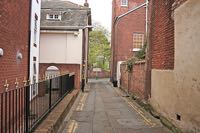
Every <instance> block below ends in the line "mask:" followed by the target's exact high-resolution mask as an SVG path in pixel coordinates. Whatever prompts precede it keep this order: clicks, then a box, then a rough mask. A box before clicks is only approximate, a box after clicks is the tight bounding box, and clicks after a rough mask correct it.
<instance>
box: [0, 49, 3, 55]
mask: <svg viewBox="0 0 200 133" xmlns="http://www.w3.org/2000/svg"><path fill="white" fill-rule="evenodd" d="M2 56H3V49H2V48H0V57H2Z"/></svg>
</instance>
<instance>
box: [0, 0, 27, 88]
mask: <svg viewBox="0 0 200 133" xmlns="http://www.w3.org/2000/svg"><path fill="white" fill-rule="evenodd" d="M29 2H30V1H27V0H1V1H0V7H1V8H0V29H1V30H0V48H2V49H3V50H4V56H3V57H0V75H1V76H0V91H3V90H4V89H5V88H4V87H3V85H4V83H5V80H8V84H9V88H10V89H13V88H14V86H15V85H14V83H15V80H16V78H18V81H19V82H20V84H19V85H20V86H22V85H23V79H24V77H26V78H27V77H28V45H29V39H28V37H29V36H28V35H29V34H28V29H29ZM22 5H23V6H22ZM22 7H23V8H22ZM17 52H21V53H22V55H23V58H22V60H21V61H19V60H17V58H16V55H17Z"/></svg>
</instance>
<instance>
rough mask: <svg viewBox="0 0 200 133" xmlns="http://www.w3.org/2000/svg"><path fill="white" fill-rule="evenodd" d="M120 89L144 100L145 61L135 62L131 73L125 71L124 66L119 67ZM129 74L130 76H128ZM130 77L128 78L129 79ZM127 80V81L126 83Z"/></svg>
mask: <svg viewBox="0 0 200 133" xmlns="http://www.w3.org/2000/svg"><path fill="white" fill-rule="evenodd" d="M120 69H121V80H120V82H121V88H122V89H124V90H126V91H127V89H128V86H129V92H130V93H132V94H134V95H136V96H138V97H139V98H141V99H144V98H145V61H140V62H136V63H135V65H133V70H132V72H131V73H128V72H127V71H126V65H125V64H122V65H121V68H120ZM128 74H130V75H128ZM129 76H130V77H129ZM128 79H129V81H128Z"/></svg>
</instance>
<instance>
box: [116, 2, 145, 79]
mask: <svg viewBox="0 0 200 133" xmlns="http://www.w3.org/2000/svg"><path fill="white" fill-rule="evenodd" d="M148 3H149V2H148V0H146V2H145V3H143V4H141V5H139V6H137V7H135V8H133V9H131V10H130V11H128V12H126V13H124V14H122V15H119V16H118V17H116V19H115V21H114V24H113V29H115V27H116V25H117V23H118V22H119V20H121V19H122V18H123V17H125V16H127V15H129V14H130V13H132V12H134V11H136V10H138V9H140V8H142V7H144V6H146V7H148ZM147 12H148V9H147V8H146V24H145V25H146V28H145V29H146V34H147V30H148V28H147V26H148V22H147V18H148V16H147ZM115 33H116V34H117V29H116V31H115ZM114 38H116V37H114ZM114 43H115V40H114ZM116 46H117V45H116ZM114 49H115V46H114V45H113V67H114V68H115V63H114V56H115V50H114ZM113 70H114V71H115V69H113ZM113 75H116V72H114V73H113ZM115 78H116V77H115V76H114V77H113V79H114V80H115Z"/></svg>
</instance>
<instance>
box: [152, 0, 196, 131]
mask: <svg viewBox="0 0 200 133" xmlns="http://www.w3.org/2000/svg"><path fill="white" fill-rule="evenodd" d="M199 7H200V1H199V0H168V1H165V0H153V1H152V16H151V32H150V60H151V63H150V64H151V65H150V67H151V97H150V103H151V105H152V106H153V108H154V109H155V110H156V111H158V112H159V113H160V114H161V115H163V116H165V117H166V118H167V119H168V120H169V121H171V122H172V123H173V124H175V125H176V126H177V127H179V128H180V129H181V130H182V131H183V132H194V133H196V132H200V128H199V127H200V117H199V116H200V105H199V101H200V91H199V88H200V69H199V66H200V61H199V58H200V52H199V49H200V45H199V44H198V42H199V41H200V40H199V39H200V38H199V36H200V32H199V31H200V29H199V28H200V19H199V18H200V8H199Z"/></svg>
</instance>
